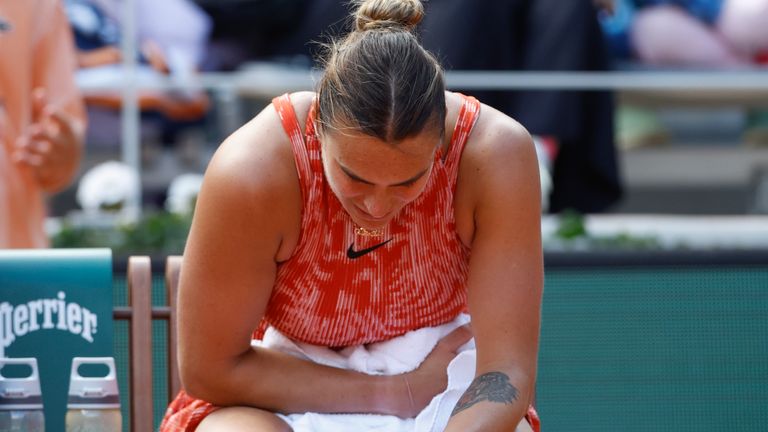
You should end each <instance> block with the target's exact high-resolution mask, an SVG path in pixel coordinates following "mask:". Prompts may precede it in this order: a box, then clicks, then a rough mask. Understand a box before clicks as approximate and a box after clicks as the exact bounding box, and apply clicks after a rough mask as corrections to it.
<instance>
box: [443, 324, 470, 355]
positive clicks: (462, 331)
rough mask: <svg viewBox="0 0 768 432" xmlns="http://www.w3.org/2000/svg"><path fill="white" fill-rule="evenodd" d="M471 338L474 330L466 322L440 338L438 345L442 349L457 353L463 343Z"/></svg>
mask: <svg viewBox="0 0 768 432" xmlns="http://www.w3.org/2000/svg"><path fill="white" fill-rule="evenodd" d="M470 339H472V330H471V329H470V326H469V324H466V325H463V326H461V327H457V328H456V329H454V330H453V331H452V332H450V333H448V334H447V335H446V336H445V337H444V338H442V339H440V342H439V343H438V344H437V345H438V347H439V348H440V349H445V350H446V351H449V352H452V353H455V352H456V351H458V349H459V348H460V347H461V346H462V345H464V344H465V343H467V342H469V341H470Z"/></svg>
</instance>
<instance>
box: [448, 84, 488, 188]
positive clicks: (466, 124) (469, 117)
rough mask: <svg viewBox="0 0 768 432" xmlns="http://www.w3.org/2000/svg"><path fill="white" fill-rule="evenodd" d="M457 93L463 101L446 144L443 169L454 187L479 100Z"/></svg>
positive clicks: (478, 107)
mask: <svg viewBox="0 0 768 432" xmlns="http://www.w3.org/2000/svg"><path fill="white" fill-rule="evenodd" d="M458 94H459V95H460V96H461V97H462V99H464V103H462V105H461V110H460V111H459V117H458V118H457V119H456V127H455V128H454V129H453V135H452V136H451V142H450V144H449V146H448V155H446V157H445V169H446V172H447V173H448V180H449V182H450V185H451V187H452V188H455V187H456V180H457V179H458V177H459V162H460V161H461V154H462V152H463V151H464V146H465V145H466V144H467V141H468V140H469V135H470V134H471V133H472V128H474V126H475V123H477V119H478V118H479V117H480V101H478V100H477V99H475V98H474V97H472V96H465V95H463V94H461V93H458Z"/></svg>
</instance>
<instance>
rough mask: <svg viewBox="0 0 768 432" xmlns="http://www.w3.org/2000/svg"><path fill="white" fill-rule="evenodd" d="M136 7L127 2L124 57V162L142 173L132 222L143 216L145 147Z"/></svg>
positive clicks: (129, 209)
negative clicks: (141, 130)
mask: <svg viewBox="0 0 768 432" xmlns="http://www.w3.org/2000/svg"><path fill="white" fill-rule="evenodd" d="M136 33H137V32H136V4H135V2H134V0H123V19H122V41H121V50H122V53H123V76H124V77H125V82H124V83H123V84H124V85H123V104H122V112H121V120H122V122H121V124H122V145H121V149H122V158H123V162H125V163H126V164H128V165H130V166H131V167H133V168H134V169H135V170H136V172H137V173H138V176H137V182H138V184H137V185H136V187H137V190H138V195H137V199H136V202H131V203H126V204H127V209H126V211H127V213H126V215H127V216H128V217H129V218H134V217H136V218H138V216H140V215H141V203H142V198H141V195H142V194H141V143H140V142H139V104H138V89H137V85H136V84H137V83H136V53H137V49H136V39H137V38H136Z"/></svg>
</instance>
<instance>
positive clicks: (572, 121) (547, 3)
mask: <svg viewBox="0 0 768 432" xmlns="http://www.w3.org/2000/svg"><path fill="white" fill-rule="evenodd" d="M199 1H201V0H198V2H199ZM256 3H258V2H256ZM425 7H426V9H427V13H426V15H425V19H424V22H422V24H421V36H422V40H423V43H424V46H425V48H427V49H429V50H430V51H432V52H434V53H436V54H437V55H438V56H439V58H440V60H441V61H442V62H443V64H444V66H445V68H446V70H450V69H464V70H470V69H476V70H528V71H540V70H547V71H597V70H604V69H606V68H607V67H608V60H609V56H608V52H607V48H606V47H605V40H604V38H603V35H602V33H601V31H600V26H599V24H598V21H597V12H596V6H595V4H593V3H592V1H591V0H568V1H562V0H485V1H471V2H470V1H464V0H431V1H429V2H425ZM347 13H348V10H347V3H346V2H343V1H340V0H316V1H312V2H308V3H307V4H306V7H305V10H304V11H303V12H302V17H303V19H302V20H301V21H299V22H297V23H296V24H295V25H294V29H295V30H294V31H293V32H289V33H287V34H285V35H284V36H283V37H282V39H281V40H280V41H278V42H276V43H275V46H274V48H273V49H272V50H271V51H270V52H271V54H272V55H273V58H274V56H275V55H277V54H278V53H279V54H282V55H283V56H284V57H285V58H291V59H294V58H306V59H309V58H312V57H314V55H313V51H314V50H315V49H316V48H317V47H318V46H319V45H318V44H313V43H312V41H323V40H324V39H325V38H324V37H323V35H326V34H333V33H339V31H338V30H339V29H340V28H341V27H342V26H343V25H345V24H347V23H346V22H345V20H344V19H345V17H346V16H347ZM468 93H471V94H473V95H476V96H477V97H479V98H481V99H482V100H483V101H486V103H488V104H489V105H491V106H494V107H497V108H499V109H501V110H502V111H504V112H505V113H506V114H509V115H510V116H512V117H513V118H515V119H517V120H518V121H520V122H521V123H522V124H523V125H524V126H525V127H526V128H527V129H528V130H529V131H531V132H532V133H534V134H537V135H540V136H542V137H544V138H545V142H547V143H549V144H554V145H549V146H548V148H549V149H554V150H555V151H552V152H550V155H551V156H553V157H554V155H555V154H556V155H557V156H556V158H555V160H554V162H553V183H554V187H553V193H552V195H551V197H550V210H551V211H552V212H559V211H561V210H563V209H566V208H571V209H576V210H579V211H582V212H598V211H603V210H606V209H608V208H609V207H610V206H611V205H612V204H614V203H616V201H617V200H618V199H619V198H620V196H621V193H622V184H621V179H620V176H619V171H618V166H617V162H616V154H615V147H614V142H613V101H612V95H611V94H610V93H608V92H575V91H516V92H513V91H504V92H498V91H494V92H480V91H468Z"/></svg>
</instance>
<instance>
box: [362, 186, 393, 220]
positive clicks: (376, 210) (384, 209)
mask: <svg viewBox="0 0 768 432" xmlns="http://www.w3.org/2000/svg"><path fill="white" fill-rule="evenodd" d="M363 204H364V205H365V211H366V212H367V213H368V214H369V215H371V216H373V217H375V218H381V217H384V216H386V215H387V214H388V213H389V211H390V210H391V206H390V204H389V199H388V198H387V196H386V194H385V193H384V192H376V193H374V194H372V195H369V196H367V197H366V198H365V200H363Z"/></svg>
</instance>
